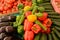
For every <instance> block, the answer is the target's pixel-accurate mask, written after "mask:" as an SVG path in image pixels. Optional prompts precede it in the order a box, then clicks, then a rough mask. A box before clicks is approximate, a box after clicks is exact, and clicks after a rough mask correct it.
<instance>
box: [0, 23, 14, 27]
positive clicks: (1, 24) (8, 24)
mask: <svg viewBox="0 0 60 40" xmlns="http://www.w3.org/2000/svg"><path fill="white" fill-rule="evenodd" d="M12 24H13V22H1V23H0V27H2V26H11V25H12Z"/></svg>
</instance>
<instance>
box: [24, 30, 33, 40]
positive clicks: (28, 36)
mask: <svg viewBox="0 0 60 40" xmlns="http://www.w3.org/2000/svg"><path fill="white" fill-rule="evenodd" d="M33 39H34V33H33V32H32V31H26V32H25V34H24V40H33Z"/></svg>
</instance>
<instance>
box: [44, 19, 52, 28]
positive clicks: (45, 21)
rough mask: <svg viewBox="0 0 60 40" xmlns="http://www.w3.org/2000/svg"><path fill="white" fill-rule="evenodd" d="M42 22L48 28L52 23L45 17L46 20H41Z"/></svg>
mask: <svg viewBox="0 0 60 40" xmlns="http://www.w3.org/2000/svg"><path fill="white" fill-rule="evenodd" d="M43 24H46V25H47V27H48V28H50V27H51V25H52V21H51V19H49V18H48V19H46V20H44V21H43Z"/></svg>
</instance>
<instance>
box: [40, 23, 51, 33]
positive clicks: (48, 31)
mask: <svg viewBox="0 0 60 40" xmlns="http://www.w3.org/2000/svg"><path fill="white" fill-rule="evenodd" d="M43 25H44V26H45V27H46V28H47V30H45V31H44V30H41V32H42V33H47V34H49V33H50V32H51V30H50V28H48V27H47V25H46V24H43Z"/></svg>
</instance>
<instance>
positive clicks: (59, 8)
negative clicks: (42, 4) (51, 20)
mask: <svg viewBox="0 0 60 40" xmlns="http://www.w3.org/2000/svg"><path fill="white" fill-rule="evenodd" d="M51 4H52V6H53V8H54V10H55V11H56V12H57V13H59V14H60V0H51Z"/></svg>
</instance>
